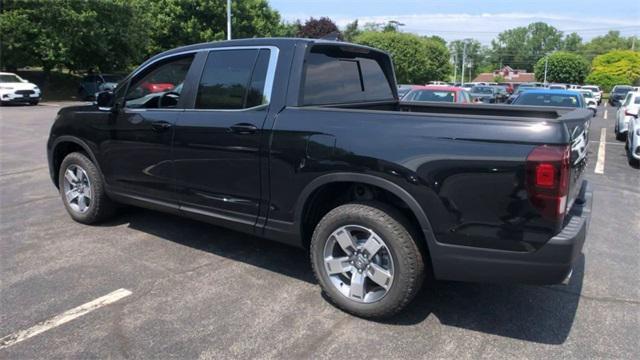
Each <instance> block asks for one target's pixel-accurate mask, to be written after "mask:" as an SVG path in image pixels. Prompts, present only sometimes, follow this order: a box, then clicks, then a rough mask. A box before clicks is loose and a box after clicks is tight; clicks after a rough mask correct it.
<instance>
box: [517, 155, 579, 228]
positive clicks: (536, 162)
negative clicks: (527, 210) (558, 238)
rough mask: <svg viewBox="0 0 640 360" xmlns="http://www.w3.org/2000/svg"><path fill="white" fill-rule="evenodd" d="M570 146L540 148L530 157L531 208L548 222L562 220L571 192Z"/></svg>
mask: <svg viewBox="0 0 640 360" xmlns="http://www.w3.org/2000/svg"><path fill="white" fill-rule="evenodd" d="M569 157H570V148H569V147H568V146H549V145H543V146H538V147H536V148H534V149H533V151H531V153H530V154H529V156H527V165H526V172H527V174H526V180H525V183H526V187H527V193H528V194H529V200H530V201H531V204H532V205H533V206H534V207H535V208H536V209H538V210H539V211H540V213H541V214H542V215H543V216H544V217H545V218H548V219H553V220H561V219H562V217H563V216H564V214H565V211H566V206H567V194H568V192H569V170H570V169H569Z"/></svg>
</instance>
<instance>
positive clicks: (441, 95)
mask: <svg viewBox="0 0 640 360" xmlns="http://www.w3.org/2000/svg"><path fill="white" fill-rule="evenodd" d="M454 99H455V94H454V92H453V91H441V90H416V91H415V92H414V95H413V97H412V100H414V101H438V102H453V101H454Z"/></svg>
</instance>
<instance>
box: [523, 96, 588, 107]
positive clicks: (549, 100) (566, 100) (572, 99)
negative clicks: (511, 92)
mask: <svg viewBox="0 0 640 360" xmlns="http://www.w3.org/2000/svg"><path fill="white" fill-rule="evenodd" d="M513 103H514V104H517V105H534V106H558V107H573V108H577V107H579V104H580V102H579V101H578V96H577V95H565V94H537V93H524V94H522V95H520V96H519V97H518V98H517V99H516V100H515V101H514V102H513Z"/></svg>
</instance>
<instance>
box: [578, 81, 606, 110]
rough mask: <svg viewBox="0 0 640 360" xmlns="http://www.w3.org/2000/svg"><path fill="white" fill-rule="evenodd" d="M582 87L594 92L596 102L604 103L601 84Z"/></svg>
mask: <svg viewBox="0 0 640 360" xmlns="http://www.w3.org/2000/svg"><path fill="white" fill-rule="evenodd" d="M580 89H582V90H591V92H592V93H593V97H595V99H596V102H597V103H598V105H600V103H602V90H601V89H600V86H597V85H583V86H581V87H580Z"/></svg>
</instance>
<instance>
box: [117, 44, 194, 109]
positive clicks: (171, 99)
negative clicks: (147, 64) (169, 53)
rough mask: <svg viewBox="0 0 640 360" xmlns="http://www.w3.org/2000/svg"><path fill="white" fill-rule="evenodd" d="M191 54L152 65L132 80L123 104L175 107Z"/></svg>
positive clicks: (130, 106) (147, 106)
mask: <svg viewBox="0 0 640 360" xmlns="http://www.w3.org/2000/svg"><path fill="white" fill-rule="evenodd" d="M192 61H193V55H188V56H183V57H179V58H172V59H170V60H167V61H163V62H161V63H160V64H156V65H153V66H152V67H151V68H150V69H146V70H145V71H144V72H143V73H142V74H139V75H137V76H136V77H135V78H134V79H133V80H132V81H131V86H129V90H128V91H127V96H126V97H125V101H126V103H125V106H126V107H128V108H175V107H176V106H177V104H178V99H179V97H180V93H181V91H182V83H183V82H184V79H185V78H186V77H187V72H188V71H189V67H190V66H191V62H192Z"/></svg>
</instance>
